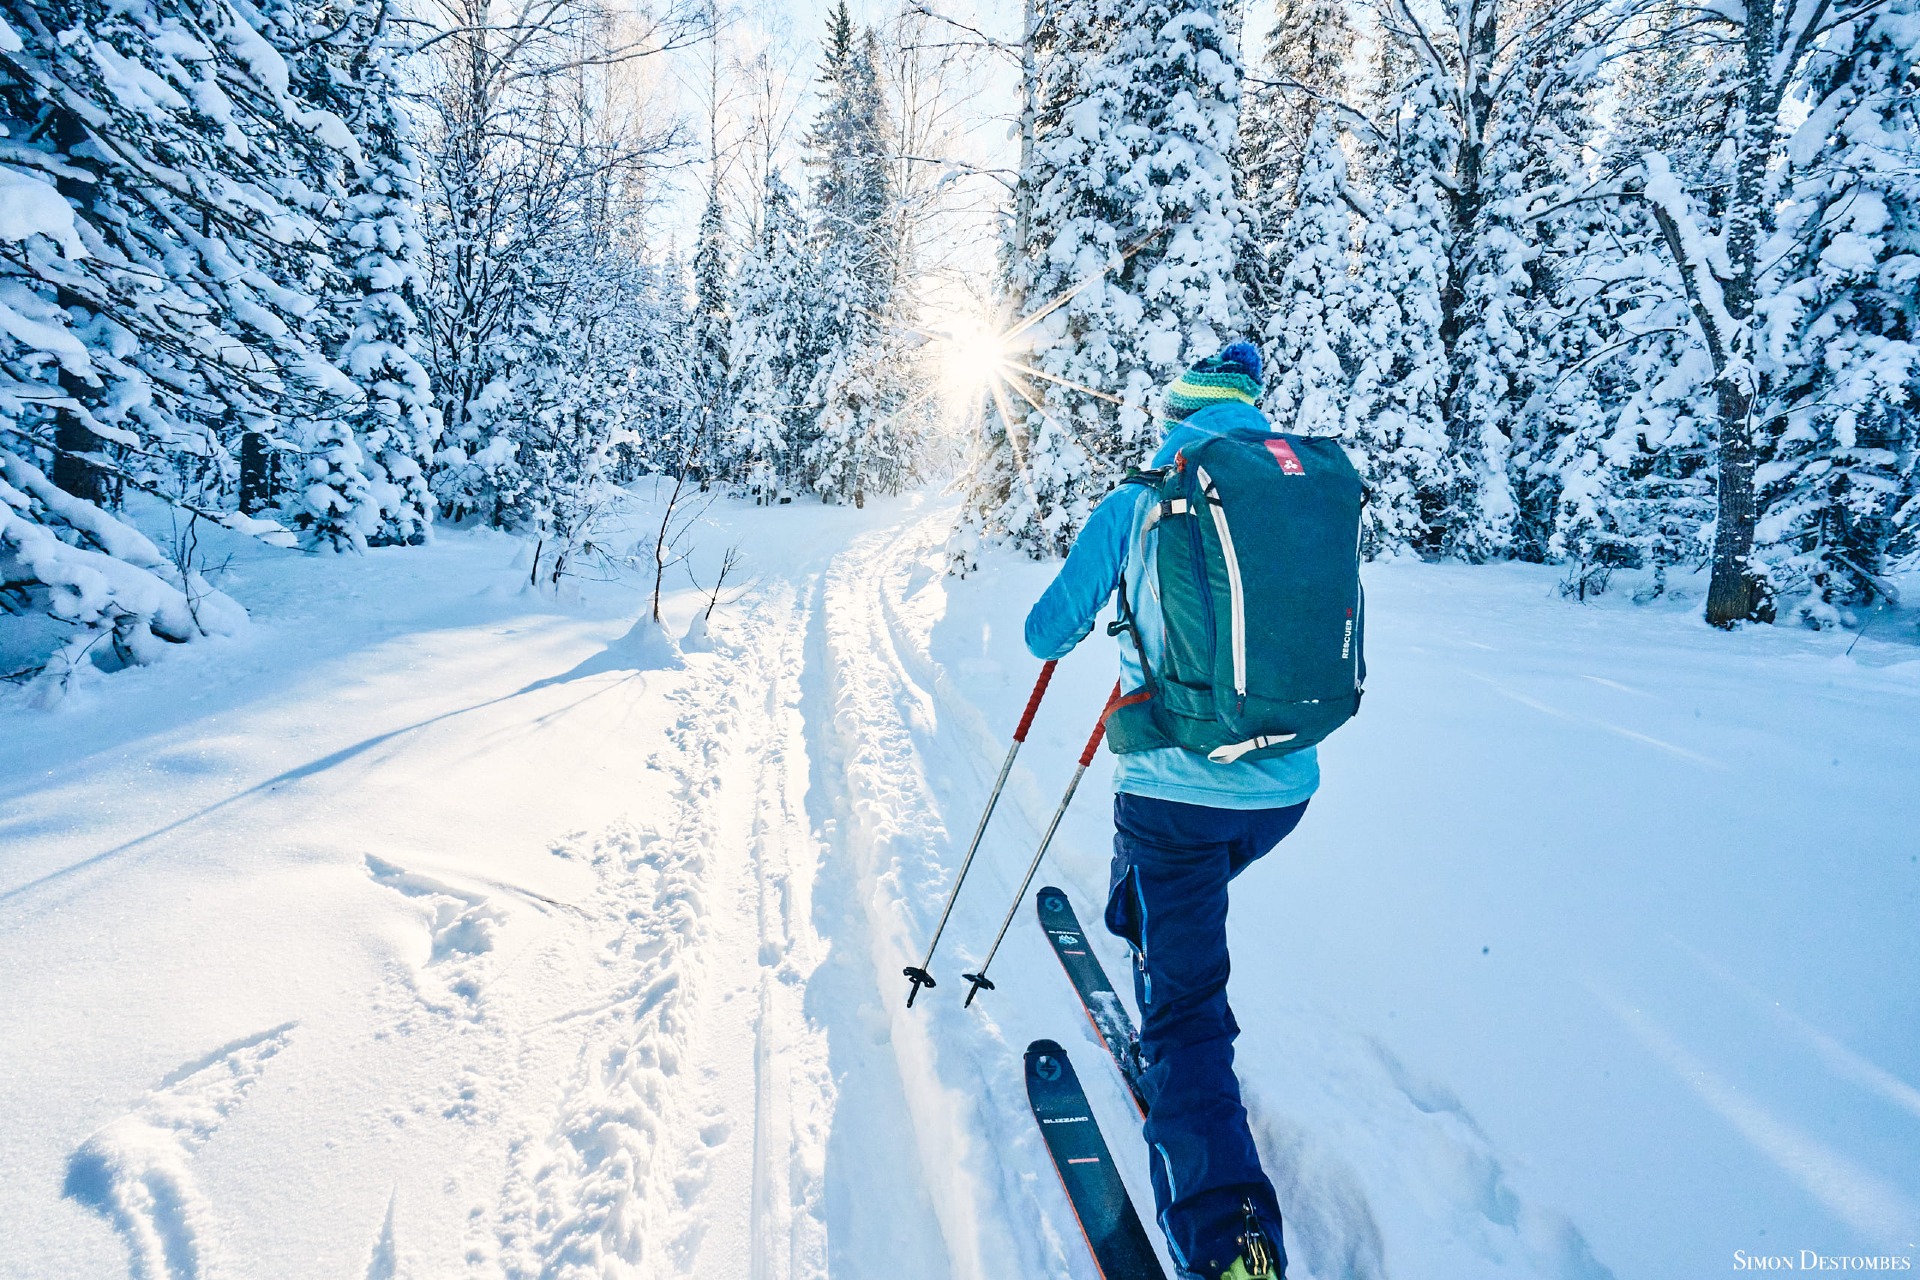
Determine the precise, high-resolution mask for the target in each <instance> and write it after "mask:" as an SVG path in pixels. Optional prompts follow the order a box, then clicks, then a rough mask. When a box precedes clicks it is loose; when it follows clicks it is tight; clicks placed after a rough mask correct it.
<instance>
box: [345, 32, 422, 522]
mask: <svg viewBox="0 0 1920 1280" xmlns="http://www.w3.org/2000/svg"><path fill="white" fill-rule="evenodd" d="M359 4H360V8H359V10H358V12H359V15H360V18H361V23H360V26H361V30H362V31H363V32H364V35H363V37H362V38H361V40H360V41H359V42H358V44H357V47H356V48H355V49H354V50H353V53H352V59H351V61H350V62H349V64H348V69H349V71H350V72H351V74H352V83H354V84H355V85H357V86H358V92H357V94H356V95H355V101H354V102H353V104H352V111H351V113H350V114H349V115H348V116H347V117H346V118H347V122H348V124H349V125H350V126H351V127H352V129H353V131H354V135H355V136H356V137H357V138H358V139H359V141H360V154H361V159H360V162H359V163H357V164H353V165H351V166H350V168H349V172H348V175H347V203H346V209H345V216H344V217H343V218H342V219H340V222H339V238H340V241H341V244H342V257H343V258H344V259H345V260H346V262H347V264H348V268H349V270H350V273H351V276H352V280H353V284H354V286H355V288H354V290H353V292H352V293H351V294H350V295H349V301H348V304H347V305H348V307H349V311H348V316H347V325H346V333H345V337H344V341H343V342H342V343H341V346H340V349H339V351H338V353H337V354H336V356H335V357H334V360H335V363H336V364H338V365H339V366H340V368H341V369H343V370H344V371H345V372H346V374H347V376H348V377H350V378H352V379H353V380H354V382H355V383H357V384H358V385H359V386H360V387H361V388H362V390H363V392H364V394H365V396H366V400H365V403H364V405H363V407H361V409H360V410H359V412H358V413H356V414H355V415H354V416H353V419H352V421H353V429H354V432H355V434H356V435H357V436H358V437H359V440H360V443H361V446H362V448H363V449H364V450H365V453H366V465H367V470H368V476H369V479H370V481H371V484H372V489H373V498H374V502H375V505H376V508H377V511H378V514H379V520H378V524H377V525H376V527H375V528H374V530H373V532H372V533H371V535H369V541H370V542H371V543H373V544H374V545H376V546H381V545H392V544H413V543H419V542H424V541H426V539H427V538H428V536H429V535H430V533H431V530H432V527H433V515H434V499H433V491H432V489H431V487H430V486H429V484H428V482H427V471H428V468H429V467H430V466H431V465H432V459H433V452H434V448H435V445H436V444H437V443H438V440H439V433H440V422H439V414H438V411H437V409H436V408H435V406H434V402H433V387H432V384H431V382H430V381H429V379H428V377H427V371H426V368H425V367H424V366H423V365H422V364H421V362H420V357H421V355H422V354H423V353H424V350H425V345H424V335H423V326H422V323H421V320H420V317H419V310H418V308H419V306H420V304H421V300H422V299H423V298H424V297H425V290H426V281H425V278H424V276H423V274H422V270H421V266H420V263H421V261H422V259H423V257H424V255H425V251H426V246H425V241H424V240H423V238H422V236H421V231H420V214H419V207H420V195H421V191H420V157H419V155H418V153H417V152H416V151H415V150H414V146H413V130H412V124H411V121H410V120H409V119H408V117H407V113H406V111H405V109H404V107H403V106H402V104H401V101H400V87H399V76H400V67H399V64H398V60H399V49H398V47H397V45H396V42H395V37H394V32H393V21H394V15H393V11H392V7H391V5H390V4H389V3H388V0H359Z"/></svg>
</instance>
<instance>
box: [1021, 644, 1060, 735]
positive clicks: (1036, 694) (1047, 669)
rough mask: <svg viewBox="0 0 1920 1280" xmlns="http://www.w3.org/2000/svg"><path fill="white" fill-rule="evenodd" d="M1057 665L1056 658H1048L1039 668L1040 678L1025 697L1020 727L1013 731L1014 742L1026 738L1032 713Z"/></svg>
mask: <svg viewBox="0 0 1920 1280" xmlns="http://www.w3.org/2000/svg"><path fill="white" fill-rule="evenodd" d="M1059 665H1060V664H1059V662H1058V661H1057V660H1054V659H1049V660H1048V661H1047V662H1046V664H1045V665H1043V666H1042V667H1041V668H1040V678H1039V679H1038V680H1036V681H1034V682H1033V693H1032V694H1031V695H1029V696H1028V698H1027V709H1026V711H1025V712H1024V713H1023V714H1022V715H1021V716H1020V727H1019V728H1018V729H1015V730H1014V731H1013V740H1014V741H1015V742H1025V741H1026V740H1027V730H1028V729H1031V728H1032V727H1033V713H1034V712H1036V711H1038V710H1039V709H1040V699H1042V698H1044V697H1046V696H1047V685H1048V683H1049V682H1051V681H1052V680H1053V669H1054V668H1055V667H1057V666H1059Z"/></svg>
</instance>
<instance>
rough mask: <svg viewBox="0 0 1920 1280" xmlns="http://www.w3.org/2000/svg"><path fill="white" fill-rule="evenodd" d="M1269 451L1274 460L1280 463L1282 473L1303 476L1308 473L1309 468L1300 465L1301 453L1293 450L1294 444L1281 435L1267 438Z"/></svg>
mask: <svg viewBox="0 0 1920 1280" xmlns="http://www.w3.org/2000/svg"><path fill="white" fill-rule="evenodd" d="M1267 452H1268V453H1270V454H1272V455H1273V460H1274V461H1275V462H1277V463H1279V464H1280V474H1281V475H1286V476H1303V475H1305V474H1307V469H1306V468H1305V467H1303V466H1301V465H1300V455H1299V454H1297V453H1295V452H1294V451H1293V446H1292V445H1290V444H1288V443H1287V442H1286V441H1285V440H1282V439H1281V438H1280V437H1279V436H1273V437H1270V438H1269V439H1268V440H1267Z"/></svg>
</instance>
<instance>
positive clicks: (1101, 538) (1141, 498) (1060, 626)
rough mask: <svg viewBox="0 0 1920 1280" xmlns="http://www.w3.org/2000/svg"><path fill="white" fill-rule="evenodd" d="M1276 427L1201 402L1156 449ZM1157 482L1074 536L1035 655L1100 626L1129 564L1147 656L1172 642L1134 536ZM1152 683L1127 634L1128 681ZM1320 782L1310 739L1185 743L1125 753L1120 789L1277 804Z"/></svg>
mask: <svg viewBox="0 0 1920 1280" xmlns="http://www.w3.org/2000/svg"><path fill="white" fill-rule="evenodd" d="M1271 434H1273V429H1272V428H1271V427H1270V426H1268V425H1267V420H1266V417H1265V416H1264V415H1262V414H1261V412H1260V411H1259V410H1258V409H1255V408H1253V407H1252V406H1251V405H1246V404H1241V403H1239V402H1237V401H1229V402H1227V403H1224V404H1217V405H1211V406H1209V407H1207V408H1205V409H1202V410H1200V411H1199V412H1198V413H1196V414H1194V415H1193V416H1192V417H1190V418H1188V419H1187V420H1186V421H1184V422H1181V423H1177V424H1175V425H1174V427H1173V428H1172V429H1171V430H1170V431H1169V432H1168V433H1167V439H1166V443H1164V444H1162V445H1161V446H1160V451H1159V452H1158V453H1156V454H1155V455H1154V458H1153V465H1154V466H1156V467H1163V466H1166V465H1168V464H1169V463H1171V462H1172V461H1173V458H1174V455H1175V454H1177V453H1178V452H1180V450H1181V449H1182V448H1184V447H1185V446H1187V445H1189V444H1192V443H1194V442H1195V441H1198V440H1203V439H1205V438H1207V437H1208V436H1216V435H1251V436H1253V437H1255V438H1256V439H1257V438H1262V437H1265V436H1268V435H1271ZM1151 501H1152V494H1151V492H1150V491H1149V490H1148V489H1146V488H1145V487H1144V486H1141V485H1133V484H1129V485H1121V486H1120V487H1119V488H1118V489H1115V490H1114V491H1113V492H1112V493H1110V494H1108V495H1107V496H1106V497H1105V498H1104V499H1102V500H1101V502H1100V505H1099V506H1097V507H1095V508H1094V509H1093V515H1092V516H1090V517H1088V519H1087V525H1086V528H1084V529H1082V530H1081V531H1080V536H1079V537H1078V538H1076V539H1074V543H1073V550H1072V551H1070V552H1068V554H1067V562H1066V564H1065V565H1063V566H1061V569H1060V572H1059V574H1058V575H1057V576H1056V577H1055V578H1054V580H1053V583H1052V585H1050V586H1048V588H1047V590H1046V592H1045V594H1043V595H1042V596H1041V597H1040V599H1039V601H1038V602H1036V603H1035V604H1034V606H1033V608H1032V609H1031V610H1030V611H1029V612H1028V614H1027V628H1026V639H1027V648H1028V649H1029V650H1030V651H1031V652H1032V653H1033V656H1034V657H1036V658H1041V659H1047V658H1060V657H1064V656H1066V654H1067V653H1068V652H1069V651H1071V650H1072V649H1073V647H1074V646H1075V645H1077V644H1079V643H1080V642H1081V641H1082V640H1084V639H1086V637H1087V633H1088V632H1090V631H1092V630H1093V624H1094V621H1095V619H1097V618H1098V617H1099V614H1100V611H1101V610H1102V609H1104V608H1105V607H1106V604H1107V601H1108V599H1109V598H1110V597H1111V596H1112V595H1113V593H1114V590H1115V589H1116V588H1117V587H1119V585H1120V579H1121V574H1122V573H1123V572H1124V573H1125V575H1126V581H1127V584H1128V588H1129V596H1128V599H1129V602H1130V603H1131V604H1132V606H1133V611H1134V615H1135V617H1136V619H1137V620H1138V622H1139V625H1140V632H1141V643H1142V644H1143V645H1145V647H1146V650H1147V657H1148V660H1149V661H1156V660H1157V659H1158V658H1159V655H1160V653H1161V652H1162V650H1163V649H1164V647H1165V635H1166V630H1165V627H1164V625H1163V624H1162V622H1161V617H1160V605H1159V601H1158V600H1157V599H1156V598H1155V596H1154V593H1153V592H1152V591H1151V590H1150V589H1148V588H1149V587H1150V585H1151V582H1150V577H1149V574H1148V572H1147V566H1148V563H1149V562H1148V560H1147V559H1146V555H1147V550H1146V547H1145V545H1144V544H1143V540H1142V539H1140V538H1137V537H1135V536H1134V530H1135V529H1137V528H1138V527H1139V525H1140V520H1141V517H1142V515H1143V513H1144V508H1145V506H1146V504H1147V503H1149V502H1151ZM1143 683H1145V681H1144V679H1143V677H1142V676H1141V673H1140V659H1139V655H1137V654H1136V653H1135V652H1134V651H1133V642H1132V641H1131V640H1130V639H1128V638H1126V637H1122V638H1121V641H1120V687H1121V688H1122V689H1123V690H1125V691H1127V692H1131V691H1133V690H1136V689H1138V688H1140V687H1141V685H1142V684H1143ZM1319 785H1320V762H1319V758H1318V756H1317V755H1316V754H1315V751H1314V749H1313V748H1312V747H1308V748H1307V749H1306V750H1304V751H1296V752H1294V753H1293V754H1291V755H1285V756H1281V757H1279V758H1278V759H1274V760H1239V761H1235V762H1234V763H1233V764H1215V763H1213V762H1212V761H1211V760H1208V759H1207V758H1206V757H1205V756H1202V755H1198V754H1195V753H1194V752H1191V751H1187V750H1184V749H1182V748H1180V747H1165V748H1161V749H1159V750H1155V751H1133V752H1128V753H1127V754H1125V755H1122V756H1119V757H1118V758H1117V760H1116V761H1115V764H1114V768H1113V789H1114V790H1115V791H1119V792H1124V793H1125V794H1127V795H1134V796H1152V797H1155V798H1156V799H1160V800H1176V801H1180V802H1181V803H1184V804H1200V805H1208V806H1211V807H1212V808H1215V809H1278V808H1283V807H1285V806H1287V805H1293V804H1299V803H1300V802H1301V801H1302V800H1305V799H1306V798H1307V797H1309V796H1311V795H1312V794H1313V793H1314V790H1315V789H1316V788H1318V787H1319Z"/></svg>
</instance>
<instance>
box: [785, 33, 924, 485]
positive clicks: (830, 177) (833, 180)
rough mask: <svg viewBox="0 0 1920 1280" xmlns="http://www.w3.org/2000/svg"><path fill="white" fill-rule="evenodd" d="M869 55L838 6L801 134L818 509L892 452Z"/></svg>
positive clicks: (811, 458)
mask: <svg viewBox="0 0 1920 1280" xmlns="http://www.w3.org/2000/svg"><path fill="white" fill-rule="evenodd" d="M878 47H879V46H878V41H877V39H876V38H875V36H874V33H873V32H872V31H870V30H869V31H865V32H862V31H858V30H856V28H855V27H854V25H853V18H852V15H851V13H850V12H849V10H848V8H847V5H846V0H841V3H840V4H839V6H838V7H837V8H835V9H834V11H833V13H832V14H831V16H830V17H829V20H828V25H827V41H826V56H825V59H824V61H823V62H822V64H821V68H820V82H821V96H822V98H823V103H822V106H821V109H820V114H819V116H818V117H817V118H816V119H815V121H814V123H813V127H812V129H810V130H809V131H808V134H807V166H808V168H809V169H810V170H811V171H812V186H813V212H814V230H813V239H814V243H815V246H816V253H817V255H818V260H819V279H820V297H821V301H822V304H823V305H822V308H821V311H820V313H819V320H818V328H817V330H816V332H817V333H818V335H819V343H820V348H821V352H822V358H821V362H820V366H819V368H818V370H817V371H816V373H815V376H814V382H813V387H812V393H811V397H810V398H811V400H812V402H813V403H814V404H817V405H818V406H819V416H818V418H817V419H816V424H815V427H816V429H815V431H814V433H813V438H812V439H811V440H810V441H809V442H808V444H807V447H806V450H805V453H804V457H803V467H804V471H805V475H806V479H807V485H808V487H809V488H811V489H813V490H814V491H815V492H816V493H818V494H819V495H820V496H821V497H822V498H823V499H830V500H833V501H842V502H853V503H855V504H856V505H858V504H862V503H864V502H865V501H866V495H867V492H868V489H869V483H870V479H871V478H872V477H873V476H874V475H875V474H877V471H878V470H880V469H884V468H883V467H881V465H880V464H881V459H880V458H879V457H878V456H876V451H884V450H887V449H889V448H891V447H892V443H891V440H890V437H889V430H890V428H889V424H888V423H887V422H886V421H885V419H886V418H887V417H889V416H890V415H891V414H892V412H893V411H894V410H895V409H896V408H897V407H898V403H897V400H896V399H895V397H894V396H893V395H892V394H890V393H891V391H892V384H891V380H890V379H888V378H887V377H885V370H886V365H887V363H888V361H889V360H890V358H891V357H890V353H889V351H888V350H887V348H888V346H890V345H891V344H890V341H889V339H890V337H891V335H890V333H889V329H890V327H891V320H892V310H893V306H894V290H893V285H894V280H895V278H896V273H897V270H898V259H899V249H900V246H899V245H898V243H897V241H896V237H895V230H896V222H895V220H894V217H893V169H892V164H891V144H890V139H889V136H888V121H887V114H886V110H885V104H884V101H883V98H882V95H881V88H880V72H879V68H878V67H877V65H876V55H877V52H878ZM875 487H876V489H877V486H875Z"/></svg>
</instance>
